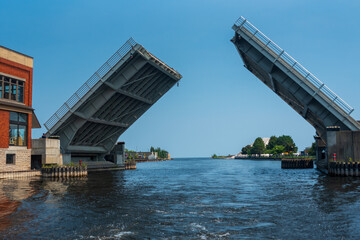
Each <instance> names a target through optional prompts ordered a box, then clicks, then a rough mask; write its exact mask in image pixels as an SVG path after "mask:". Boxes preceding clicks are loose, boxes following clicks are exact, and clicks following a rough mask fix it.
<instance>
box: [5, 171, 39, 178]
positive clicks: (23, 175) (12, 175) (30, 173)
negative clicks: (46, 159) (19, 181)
mask: <svg viewBox="0 0 360 240" xmlns="http://www.w3.org/2000/svg"><path fill="white" fill-rule="evenodd" d="M34 176H41V172H40V170H29V171H9V172H0V179H12V178H27V177H34Z"/></svg>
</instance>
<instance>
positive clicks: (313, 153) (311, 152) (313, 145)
mask: <svg viewBox="0 0 360 240" xmlns="http://www.w3.org/2000/svg"><path fill="white" fill-rule="evenodd" d="M308 154H309V155H310V156H315V155H316V142H313V143H312V144H311V148H310V149H309V152H308Z"/></svg>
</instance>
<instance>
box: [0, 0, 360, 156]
mask: <svg viewBox="0 0 360 240" xmlns="http://www.w3.org/2000/svg"><path fill="white" fill-rule="evenodd" d="M359 9H360V1H336V0H334V1H306V0H305V1H288V0H287V1H285V0H283V1H276V0H274V1H266V0H264V1H256V0H254V1H239V0H237V1H211V0H207V1H205V0H204V1H195V0H192V1H190V0H189V1H187V0H182V1H174V0H167V1H165V0H163V1H160V0H157V1H155V0H152V1H150V0H143V1H91V0H86V1H73V0H71V1H66V0H65V1H64V0H62V1H35V0H33V1H4V0H0V16H2V17H1V21H0V29H1V38H0V45H3V46H6V47H8V48H11V49H14V50H17V51H20V52H23V53H25V54H28V55H30V56H32V57H34V85H33V93H34V95H33V107H34V108H35V109H36V113H37V116H38V118H39V120H40V122H41V123H42V124H43V123H44V122H45V121H46V120H47V119H48V118H49V117H50V116H51V115H52V114H53V113H54V112H55V111H56V110H57V109H58V107H60V106H61V105H62V104H63V103H64V102H65V101H66V100H67V99H68V98H69V97H70V96H71V95H72V94H73V93H74V92H75V91H76V90H77V89H78V87H80V86H81V85H82V84H83V83H84V82H85V81H86V80H87V79H88V78H89V77H90V76H91V75H92V74H93V73H94V72H95V71H96V70H97V69H98V68H99V67H100V66H101V65H102V64H103V63H104V62H105V61H106V60H107V59H108V58H109V57H110V56H111V55H112V54H113V53H114V52H115V51H116V50H117V49H118V48H119V47H120V46H121V45H122V44H123V43H124V42H125V41H126V40H127V39H128V38H129V37H134V39H135V40H136V41H137V42H139V43H140V44H142V45H143V46H144V47H145V48H147V49H148V50H149V51H150V52H152V53H153V54H155V55H156V56H157V57H159V58H160V59H162V60H163V61H165V62H166V63H167V64H168V65H170V66H171V67H173V68H175V69H176V70H178V71H179V72H180V73H181V74H182V75H183V79H182V80H181V82H180V87H174V88H173V89H171V90H170V91H169V92H168V93H167V94H166V95H165V96H164V97H163V98H162V99H161V100H160V101H158V102H157V103H156V104H155V105H154V106H153V107H152V108H151V109H150V110H149V111H147V112H146V113H145V114H144V115H143V116H142V117H141V118H140V119H139V120H138V121H137V122H135V123H134V124H133V125H132V126H131V127H130V128H129V129H128V131H127V132H126V133H125V134H123V135H122V136H121V137H120V140H122V141H125V142H126V145H127V148H129V149H134V150H138V151H140V150H147V149H148V148H149V147H150V146H151V145H153V146H155V147H157V146H160V147H162V148H165V149H167V150H168V151H169V152H170V153H171V154H172V156H174V157H189V156H210V155H211V154H213V153H217V154H229V153H230V154H235V153H238V152H239V151H240V150H241V148H242V147H243V146H245V145H247V144H249V143H251V142H252V141H253V140H254V139H255V138H256V137H259V136H261V137H269V136H271V135H282V134H286V135H290V136H292V137H293V138H294V140H295V142H296V144H297V145H298V146H299V148H300V149H303V148H304V147H306V146H309V145H311V143H312V142H313V135H314V134H315V130H314V129H313V127H312V126H311V125H309V124H308V123H307V122H306V121H305V120H304V119H303V118H302V117H301V116H299V115H298V114H297V113H296V112H295V111H294V110H292V109H291V108H290V107H289V106H288V105H287V104H286V103H284V102H283V101H282V100H281V99H280V98H279V97H278V96H277V95H275V94H274V93H273V92H272V91H271V90H270V89H269V88H268V87H266V86H265V85H264V84H263V83H262V82H261V81H259V80H258V79H257V78H256V77H255V76H253V75H252V74H251V73H250V72H248V71H247V70H246V69H245V68H244V67H243V63H242V61H241V58H240V57H239V55H238V53H237V51H236V49H235V47H234V46H233V45H232V43H231V42H230V39H231V38H232V36H233V35H234V32H233V30H232V29H231V27H232V25H233V23H234V22H235V21H236V19H237V18H238V17H239V16H241V15H242V16H244V17H246V18H247V19H248V20H249V21H250V22H251V23H253V24H254V25H255V26H256V27H257V28H259V29H260V30H261V31H262V32H263V33H264V34H266V35H267V36H268V37H269V38H270V39H272V40H273V41H275V42H276V43H277V44H278V45H279V46H280V47H282V48H283V49H285V50H286V51H287V52H288V53H289V54H290V55H292V56H293V57H294V58H295V59H296V60H298V61H299V62H300V63H301V64H302V65H303V66H304V67H306V68H307V69H308V70H310V71H311V72H312V73H313V74H314V75H315V76H317V77H318V78H319V79H320V80H321V81H323V82H324V83H325V84H327V85H328V86H329V87H330V89H332V90H333V91H334V92H335V93H337V94H338V95H339V96H340V97H342V98H343V99H344V100H345V101H346V102H348V103H349V104H350V105H351V106H353V107H354V108H355V112H354V113H353V114H352V116H353V117H354V118H355V119H357V120H359V119H360V110H359V109H360V94H359V89H360V81H359V79H358V76H359V75H358V74H357V73H358V72H357V69H358V64H359V60H358V56H359V55H360V47H359V46H360V45H359V39H360V28H359V25H360V15H359ZM42 132H45V129H44V128H43V129H40V130H35V131H33V136H34V137H39V136H41V134H42Z"/></svg>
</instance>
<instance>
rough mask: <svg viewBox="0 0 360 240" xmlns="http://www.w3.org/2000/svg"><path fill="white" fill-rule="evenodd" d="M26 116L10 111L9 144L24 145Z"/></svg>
mask: <svg viewBox="0 0 360 240" xmlns="http://www.w3.org/2000/svg"><path fill="white" fill-rule="evenodd" d="M27 123H28V116H27V114H25V113H18V112H10V129H9V145H12V146H26V139H27Z"/></svg>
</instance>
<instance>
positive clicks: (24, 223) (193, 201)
mask: <svg viewBox="0 0 360 240" xmlns="http://www.w3.org/2000/svg"><path fill="white" fill-rule="evenodd" d="M359 190H360V180H359V179H356V178H336V177H328V176H324V175H322V174H320V173H319V172H317V171H316V170H313V169H304V170H288V169H286V170H285V169H284V170H282V169H281V168H280V162H279V161H251V160H230V159H229V160H228V159H219V160H214V159H206V158H197V159H196V158H188V159H175V160H171V161H166V162H148V163H138V165H137V170H129V171H114V172H102V173H93V174H89V176H88V177H86V178H80V179H70V180H63V181H59V180H57V181H52V180H40V179H38V178H34V179H18V180H15V179H13V180H0V239H246V238H247V239H359V238H360V194H359V192H360V191H359Z"/></svg>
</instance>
